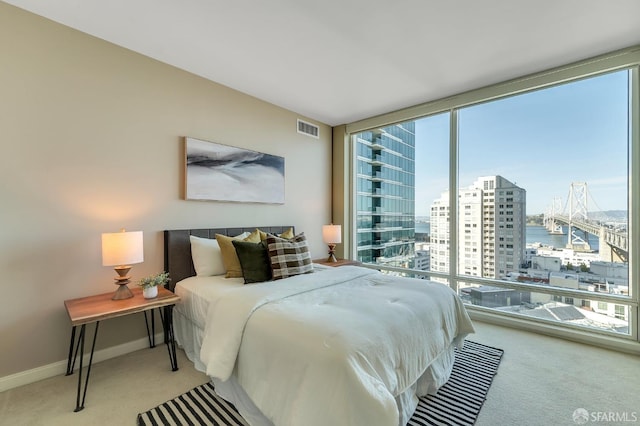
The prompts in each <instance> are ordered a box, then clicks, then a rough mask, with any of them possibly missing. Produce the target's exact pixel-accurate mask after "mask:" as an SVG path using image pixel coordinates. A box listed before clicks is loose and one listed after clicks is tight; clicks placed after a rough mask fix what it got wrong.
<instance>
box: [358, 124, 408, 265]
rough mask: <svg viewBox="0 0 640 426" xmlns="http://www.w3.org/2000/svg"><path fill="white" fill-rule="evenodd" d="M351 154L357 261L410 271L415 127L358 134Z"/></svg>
mask: <svg viewBox="0 0 640 426" xmlns="http://www.w3.org/2000/svg"><path fill="white" fill-rule="evenodd" d="M355 148H356V152H357V159H356V180H357V184H356V185H357V186H356V189H357V196H356V197H357V199H356V218H357V223H356V233H357V239H356V249H357V259H358V260H359V261H361V262H368V263H379V264H384V265H389V266H399V267H413V257H414V243H415V159H414V158H415V123H414V122H413V121H410V122H406V123H401V124H396V125H392V126H387V127H384V128H380V129H375V130H370V131H366V132H362V133H359V134H357V135H356V136H355Z"/></svg>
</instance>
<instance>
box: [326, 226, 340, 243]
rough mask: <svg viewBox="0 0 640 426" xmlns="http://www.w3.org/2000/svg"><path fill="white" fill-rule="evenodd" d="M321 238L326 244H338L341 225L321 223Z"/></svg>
mask: <svg viewBox="0 0 640 426" xmlns="http://www.w3.org/2000/svg"><path fill="white" fill-rule="evenodd" d="M322 240H323V241H324V242H325V243H327V244H340V243H341V242H342V226H340V225H323V226H322Z"/></svg>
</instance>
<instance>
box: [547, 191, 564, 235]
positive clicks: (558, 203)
mask: <svg viewBox="0 0 640 426" xmlns="http://www.w3.org/2000/svg"><path fill="white" fill-rule="evenodd" d="M560 213H562V199H561V198H560V197H554V199H553V201H552V202H551V205H550V206H549V208H548V209H547V212H546V213H545V214H544V222H543V223H544V226H545V228H547V231H549V233H550V234H552V235H562V234H564V232H563V231H562V225H561V224H559V223H558V222H557V221H556V219H555V217H556V215H558V214H560Z"/></svg>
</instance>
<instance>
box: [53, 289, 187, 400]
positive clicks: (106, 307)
mask: <svg viewBox="0 0 640 426" xmlns="http://www.w3.org/2000/svg"><path fill="white" fill-rule="evenodd" d="M131 292H132V293H133V297H131V298H129V299H122V300H112V299H111V298H112V297H113V292H110V293H104V294H99V295H96V296H89V297H81V298H78V299H71V300H65V302H64V306H65V308H66V309H67V313H68V314H69V319H70V320H71V325H72V326H73V327H72V329H71V343H70V344H69V358H68V360H67V374H66V375H67V376H68V375H70V374H73V369H74V366H75V364H76V357H77V356H78V351H80V366H79V368H78V393H77V395H76V409H75V410H74V411H76V412H77V411H80V410H82V409H83V408H84V399H85V396H86V395H87V385H88V384H89V374H91V364H92V363H93V351H94V349H95V347H96V337H97V336H98V326H99V325H100V321H103V320H108V319H112V318H117V317H121V316H125V315H130V314H135V313H138V312H142V313H144V319H145V323H146V325H147V334H148V336H149V346H150V347H154V346H155V336H154V335H155V321H154V315H153V309H158V308H162V309H160V319H161V320H162V324H163V327H164V340H165V343H166V344H167V348H168V349H169V361H170V362H171V370H172V371H176V370H178V360H177V358H176V346H175V340H174V335H173V318H172V309H173V306H174V305H175V304H176V303H177V302H178V301H180V296H176V295H175V294H173V293H172V292H170V291H169V290H167V289H165V288H164V287H158V296H157V297H155V298H153V299H145V298H144V297H143V296H142V289H141V288H140V287H134V288H132V289H131ZM147 311H151V324H152V325H151V329H152V330H151V332H149V322H148V320H147ZM163 311H164V312H163ZM93 322H95V323H96V327H95V330H94V333H93V343H92V344H91V355H90V356H89V365H88V366H87V377H86V378H85V382H84V390H83V391H82V392H81V390H82V360H83V358H84V341H85V332H86V326H87V324H90V323H93ZM78 326H80V334H79V335H78V341H77V343H76V342H75V340H76V339H75V337H76V327H78ZM74 346H75V351H74ZM81 393H82V400H80V394H81Z"/></svg>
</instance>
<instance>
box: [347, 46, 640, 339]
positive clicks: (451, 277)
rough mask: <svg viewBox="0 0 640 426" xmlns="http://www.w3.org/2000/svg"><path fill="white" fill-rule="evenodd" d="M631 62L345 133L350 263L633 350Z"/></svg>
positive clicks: (503, 89) (634, 105)
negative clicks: (615, 339)
mask: <svg viewBox="0 0 640 426" xmlns="http://www.w3.org/2000/svg"><path fill="white" fill-rule="evenodd" d="M629 57H630V58H631V59H630V60H629V59H628V60H627V63H626V64H624V63H617V64H616V63H615V60H613V61H609V62H607V61H603V63H602V64H601V66H600V69H594V65H593V64H587V65H583V68H584V70H588V71H589V72H588V73H587V72H585V71H584V70H583V72H580V67H574V69H571V67H567V69H566V70H564V71H563V72H559V73H558V74H557V75H558V78H557V80H556V81H554V79H553V78H552V77H550V75H549V74H547V75H541V76H540V77H539V78H538V80H536V79H535V78H534V79H530V80H529V83H527V82H526V81H524V79H523V81H521V82H519V83H518V84H516V85H515V86H514V85H511V86H512V87H517V89H518V90H509V88H508V85H504V86H502V85H498V86H496V87H493V88H487V89H481V90H479V91H476V92H474V93H472V94H470V95H469V96H468V97H467V98H464V97H462V98H463V99H466V100H468V101H466V102H460V103H457V102H459V101H456V100H455V99H454V100H451V101H449V102H447V101H446V100H445V101H440V102H437V103H435V104H434V105H435V106H434V107H433V108H431V109H430V105H429V104H425V106H424V108H423V110H424V112H425V114H423V115H422V116H419V115H418V114H416V111H417V110H418V109H416V108H414V109H412V110H411V111H410V113H409V114H408V115H411V116H412V117H411V118H410V119H408V120H404V121H401V122H398V123H385V124H384V125H383V126H380V127H374V128H369V129H367V130H364V131H355V132H352V133H351V140H352V144H353V152H354V153H355V158H354V164H355V169H356V173H355V175H356V176H355V182H356V186H357V189H356V197H355V206H356V208H355V211H356V212H355V213H356V214H355V217H354V225H355V226H354V232H355V234H356V244H355V247H354V253H353V254H352V255H353V256H355V257H356V258H357V259H358V260H360V261H363V262H366V263H372V264H376V265H378V266H379V267H380V268H381V269H387V270H388V271H390V272H392V273H402V274H404V275H412V276H417V277H420V278H429V279H432V280H439V281H442V282H445V283H447V284H449V285H450V286H451V287H452V288H454V289H455V290H456V291H457V292H458V294H459V295H460V297H461V298H462V299H463V300H464V301H465V302H466V303H468V304H469V305H470V306H473V309H479V310H480V311H491V312H494V313H500V314H502V315H505V316H511V317H518V318H520V319H527V320H531V321H532V322H538V323H544V322H547V323H554V324H561V325H562V326H566V327H567V328H569V329H578V330H589V331H594V332H596V333H604V334H613V335H617V336H621V337H627V338H631V339H637V338H638V334H637V321H638V319H637V312H638V280H637V279H636V280H633V279H632V277H633V276H637V272H635V271H638V269H639V268H638V265H637V264H636V263H637V261H635V262H634V257H633V256H632V255H631V254H633V251H632V250H633V248H634V245H633V244H632V242H631V240H630V235H632V234H630V229H632V226H633V222H632V220H631V218H632V217H633V216H632V211H633V210H634V208H633V206H634V205H635V206H636V209H637V205H638V200H637V199H635V198H634V194H638V193H639V192H640V186H639V185H638V171H637V170H635V167H632V162H633V159H634V158H636V157H637V155H638V154H637V150H638V149H639V148H640V147H638V144H639V140H638V139H639V138H638V132H639V130H640V129H638V126H639V123H638V117H637V116H638V102H639V101H638V96H639V95H638V68H637V61H638V59H639V58H638V54H637V52H636V53H635V54H633V53H632V54H630V55H629ZM634 61H635V62H634ZM612 64H613V65H612ZM572 73H573V75H571V74H572ZM541 82H543V83H541ZM527 84H530V87H527ZM443 105H445V106H444V107H443ZM353 127H355V128H357V125H355V126H353ZM403 138H404V139H403ZM408 141H410V142H408ZM401 148H402V149H401ZM635 197H638V195H635ZM634 200H635V201H634ZM398 206H402V207H398ZM408 216H412V217H408ZM636 226H637V225H636ZM394 231H397V233H394ZM635 235H637V231H635ZM396 247H397V248H398V249H395V248H396ZM400 247H402V248H401V249H400ZM392 248H393V249H392ZM636 259H637V256H636ZM404 269H406V271H404V272H403V270H404ZM634 273H635V274H636V275H634Z"/></svg>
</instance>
